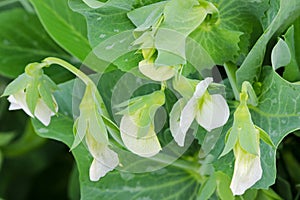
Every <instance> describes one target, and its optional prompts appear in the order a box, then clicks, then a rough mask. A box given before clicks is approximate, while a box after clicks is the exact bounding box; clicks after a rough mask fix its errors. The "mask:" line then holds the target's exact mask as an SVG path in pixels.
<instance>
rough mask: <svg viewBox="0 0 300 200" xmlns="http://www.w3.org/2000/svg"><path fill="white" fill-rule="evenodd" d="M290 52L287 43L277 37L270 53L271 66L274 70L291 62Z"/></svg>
mask: <svg viewBox="0 0 300 200" xmlns="http://www.w3.org/2000/svg"><path fill="white" fill-rule="evenodd" d="M291 57H292V56H291V52H290V49H289V46H288V45H287V43H286V42H285V41H284V40H282V39H281V38H279V41H278V42H277V44H276V45H275V46H274V48H273V50H272V54H271V61H272V67H273V69H274V70H276V69H278V68H280V67H283V66H286V65H288V64H289V63H290V62H291Z"/></svg>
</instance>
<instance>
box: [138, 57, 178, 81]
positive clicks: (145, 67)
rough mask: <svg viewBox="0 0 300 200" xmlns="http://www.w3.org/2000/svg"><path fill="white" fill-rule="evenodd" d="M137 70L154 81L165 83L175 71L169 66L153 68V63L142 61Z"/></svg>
mask: <svg viewBox="0 0 300 200" xmlns="http://www.w3.org/2000/svg"><path fill="white" fill-rule="evenodd" d="M139 70H140V72H141V73H142V74H144V75H145V76H147V77H148V78H150V79H152V80H154V81H166V80H168V79H170V78H172V77H173V76H174V75H175V73H176V71H175V70H174V68H173V67H171V66H159V67H157V66H155V65H154V63H152V62H149V61H147V60H142V61H141V62H140V63H139Z"/></svg>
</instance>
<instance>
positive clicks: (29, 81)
mask: <svg viewBox="0 0 300 200" xmlns="http://www.w3.org/2000/svg"><path fill="white" fill-rule="evenodd" d="M42 66H43V65H42V64H39V63H32V64H29V65H28V66H27V67H26V68H25V73H24V74H21V75H20V76H18V77H17V78H16V79H15V80H14V81H13V82H11V83H10V84H9V85H8V86H7V87H6V89H5V91H4V94H3V95H2V96H9V97H8V101H9V102H10V103H11V104H10V107H9V110H20V109H22V110H24V112H25V113H26V114H27V115H29V116H30V117H33V118H34V117H36V118H37V119H38V120H39V121H40V122H42V123H43V124H44V125H45V126H48V125H49V124H50V121H51V117H52V116H54V115H55V114H56V113H57V111H58V106H57V103H56V100H55V98H54V96H53V92H54V91H55V90H56V89H57V86H56V84H55V83H54V82H53V81H52V80H51V79H50V78H49V77H48V76H47V75H45V74H44V73H43V70H42Z"/></svg>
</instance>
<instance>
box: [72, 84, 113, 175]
mask: <svg viewBox="0 0 300 200" xmlns="http://www.w3.org/2000/svg"><path fill="white" fill-rule="evenodd" d="M103 104H104V103H103V101H102V99H101V96H100V95H99V93H98V91H97V89H96V86H95V85H93V84H88V85H87V86H86V90H85V93H84V95H83V98H82V101H81V103H80V105H79V110H80V115H79V117H78V118H77V119H76V121H75V123H74V134H75V139H74V142H73V145H72V147H71V150H72V149H74V148H75V147H77V146H78V145H79V144H80V142H81V141H82V140H83V139H84V138H85V141H86V144H87V147H88V150H89V152H90V153H91V155H92V157H93V162H92V164H91V166H90V180H91V181H98V180H99V179H100V178H101V177H103V176H105V174H106V173H108V172H109V171H112V170H113V169H114V168H115V167H116V166H117V165H118V164H119V158H118V155H117V154H116V153H115V152H114V151H113V150H111V149H110V148H109V140H108V133H107V130H106V126H105V124H104V121H103V119H102V115H103V113H102V110H101V108H102V107H103Z"/></svg>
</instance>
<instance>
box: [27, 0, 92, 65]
mask: <svg viewBox="0 0 300 200" xmlns="http://www.w3.org/2000/svg"><path fill="white" fill-rule="evenodd" d="M30 2H31V3H32V4H33V6H34V8H35V10H36V12H37V14H38V16H39V19H40V20H41V22H42V24H43V26H44V27H45V29H46V30H47V32H48V33H49V34H50V35H51V37H52V38H53V39H54V40H55V41H56V42H57V43H58V44H59V45H60V46H61V47H62V48H64V49H65V50H66V51H68V52H69V53H71V54H72V55H73V56H75V57H77V58H78V59H79V60H81V61H83V60H84V59H85V58H86V56H87V55H88V54H89V53H90V52H91V50H92V49H91V47H90V45H89V43H88V40H87V38H86V37H87V32H86V22H85V20H84V18H83V17H82V16H81V15H79V14H78V13H75V12H73V11H72V10H71V9H70V8H69V6H68V1H67V0H44V1H40V0H30ZM48 56H49V55H48Z"/></svg>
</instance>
